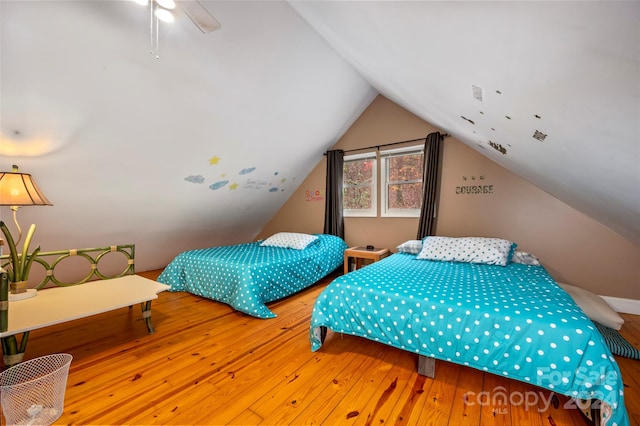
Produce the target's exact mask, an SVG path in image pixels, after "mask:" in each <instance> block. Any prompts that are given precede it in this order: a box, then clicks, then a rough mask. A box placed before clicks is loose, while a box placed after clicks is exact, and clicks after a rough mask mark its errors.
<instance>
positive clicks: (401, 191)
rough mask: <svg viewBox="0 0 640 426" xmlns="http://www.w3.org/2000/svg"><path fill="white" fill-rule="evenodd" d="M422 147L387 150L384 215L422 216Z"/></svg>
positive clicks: (384, 175)
mask: <svg viewBox="0 0 640 426" xmlns="http://www.w3.org/2000/svg"><path fill="white" fill-rule="evenodd" d="M422 157H423V149H422V147H420V148H417V147H412V148H404V149H397V150H390V151H384V152H382V153H381V154H380V158H381V162H382V173H383V178H382V185H381V188H380V192H381V194H382V197H381V198H382V203H381V204H382V206H381V207H382V208H381V215H382V216H387V217H393V216H399V217H419V216H420V207H421V206H422V161H423V160H422Z"/></svg>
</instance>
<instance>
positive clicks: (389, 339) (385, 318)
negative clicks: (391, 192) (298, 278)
mask: <svg viewBox="0 0 640 426" xmlns="http://www.w3.org/2000/svg"><path fill="white" fill-rule="evenodd" d="M320 327H327V328H329V329H331V330H333V331H334V332H338V333H346V334H351V335H354V336H361V337H364V338H367V339H370V340H374V341H378V342H381V343H384V344H387V345H391V346H394V347H396V348H399V349H403V350H407V351H411V352H415V353H417V354H421V355H425V356H429V357H433V358H437V359H441V360H445V361H449V362H454V363H457V364H462V365H466V366H469V367H473V368H477V369H480V370H484V371H487V372H490V373H493V374H497V375H501V376H504V377H508V378H511V379H515V380H520V381H523V382H527V383H531V384H534V385H537V386H540V387H543V388H546V389H549V390H552V391H554V392H558V393H561V394H564V395H568V396H570V397H573V398H576V399H585V400H601V401H604V402H605V404H603V410H602V414H603V416H604V417H605V420H606V424H611V425H620V426H623V425H628V424H629V419H628V415H627V412H626V409H625V406H624V396H623V383H622V377H621V375H620V370H619V368H618V365H617V364H616V362H615V359H614V358H613V356H612V355H611V352H610V351H609V349H608V348H607V346H606V344H605V342H604V340H603V338H602V336H601V335H600V333H599V332H598V330H597V329H596V327H595V325H594V324H593V323H592V322H591V320H589V319H588V318H587V316H586V315H585V314H584V313H583V312H582V310H581V309H580V308H579V307H578V306H577V305H576V304H575V303H574V302H573V299H571V297H570V296H569V295H568V294H567V293H566V292H565V291H564V290H562V289H561V288H560V287H559V286H558V285H557V284H556V283H555V281H554V280H553V278H552V277H551V276H550V275H549V274H548V273H547V271H546V270H545V269H544V267H542V266H534V265H523V264H516V263H509V264H508V265H507V266H498V265H482V264H472V263H459V262H442V261H430V260H420V259H416V255H412V254H403V253H396V254H394V255H392V256H390V257H387V258H385V259H383V260H381V261H379V262H376V263H373V264H371V265H369V266H367V267H365V268H362V269H359V270H357V271H353V272H351V273H349V274H346V275H343V276H340V277H338V278H336V279H335V280H334V281H333V282H332V283H331V284H329V285H328V286H327V287H326V288H325V289H324V290H323V291H322V293H321V294H320V295H319V296H318V299H317V300H316V302H315V305H314V308H313V313H312V317H311V330H310V334H309V338H310V341H311V348H312V350H313V351H316V350H318V349H319V348H320V347H321V345H322V341H321V338H320V336H321V333H320Z"/></svg>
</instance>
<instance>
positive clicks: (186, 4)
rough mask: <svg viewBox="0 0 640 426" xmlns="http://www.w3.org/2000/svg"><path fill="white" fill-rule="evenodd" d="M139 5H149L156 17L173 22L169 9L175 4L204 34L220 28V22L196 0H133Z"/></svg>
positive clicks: (173, 7)
mask: <svg viewBox="0 0 640 426" xmlns="http://www.w3.org/2000/svg"><path fill="white" fill-rule="evenodd" d="M134 1H135V2H136V3H139V4H141V5H149V4H150V5H151V9H152V11H154V13H155V15H156V17H157V18H158V19H160V20H162V21H164V22H173V20H174V16H173V13H172V12H171V10H173V9H175V7H176V4H177V5H178V6H180V9H182V11H183V12H184V14H185V15H187V16H188V17H189V19H191V21H192V22H193V23H194V24H195V25H196V27H198V29H199V30H200V31H202V32H203V33H204V34H207V33H210V32H213V31H215V30H217V29H219V28H220V26H221V25H220V22H218V20H217V19H216V18H214V17H213V15H212V14H211V13H209V11H208V10H207V9H206V8H205V7H204V6H203V5H202V3H201V2H200V1H198V0H182V1H174V0H134Z"/></svg>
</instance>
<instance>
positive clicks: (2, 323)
mask: <svg viewBox="0 0 640 426" xmlns="http://www.w3.org/2000/svg"><path fill="white" fill-rule="evenodd" d="M0 229H1V230H2V233H3V234H4V237H5V239H6V240H7V245H8V246H9V256H10V258H11V262H10V265H9V268H7V270H6V271H7V276H8V278H9V282H10V283H21V282H23V281H27V280H28V279H29V269H31V264H32V263H33V259H35V257H36V256H37V255H38V252H40V246H38V247H36V249H35V250H34V251H33V252H31V254H29V244H31V239H32V238H33V234H34V232H35V231H36V225H31V227H29V232H27V237H26V238H25V240H24V243H23V244H22V253H18V248H17V247H16V243H15V241H14V240H13V236H12V235H11V232H9V228H7V226H6V225H5V224H4V222H3V221H0ZM2 287H3V289H2V290H3V292H5V291H7V288H6V286H2ZM0 300H2V301H7V300H8V295H7V294H2V296H1V297H0ZM7 309H8V304H3V309H2V313H1V316H2V318H0V327H2V331H5V330H6V328H7V325H8V321H7V320H8V311H7ZM28 339H29V332H28V331H27V332H25V333H24V334H23V337H22V340H21V341H20V344H19V345H18V340H17V339H16V336H15V335H13V336H7V337H3V338H2V339H0V340H1V341H2V352H3V354H4V360H5V365H6V366H7V367H10V366H11V365H14V364H17V363H18V362H20V361H21V360H22V356H23V355H24V351H25V349H26V346H27V341H28Z"/></svg>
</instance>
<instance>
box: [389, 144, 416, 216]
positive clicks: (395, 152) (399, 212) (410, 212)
mask: <svg viewBox="0 0 640 426" xmlns="http://www.w3.org/2000/svg"><path fill="white" fill-rule="evenodd" d="M407 154H422V156H423V161H424V145H414V146H408V147H403V148H396V149H389V150H384V151H380V173H381V177H380V217H420V210H421V208H422V200H421V202H420V207H419V208H417V209H397V208H396V209H392V208H389V199H388V194H389V185H397V184H399V183H401V184H404V183H420V184H421V185H422V184H424V182H423V177H420V180H414V181H402V182H395V181H393V182H390V181H389V171H390V168H389V163H390V161H389V159H390V158H392V157H398V156H402V155H407Z"/></svg>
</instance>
